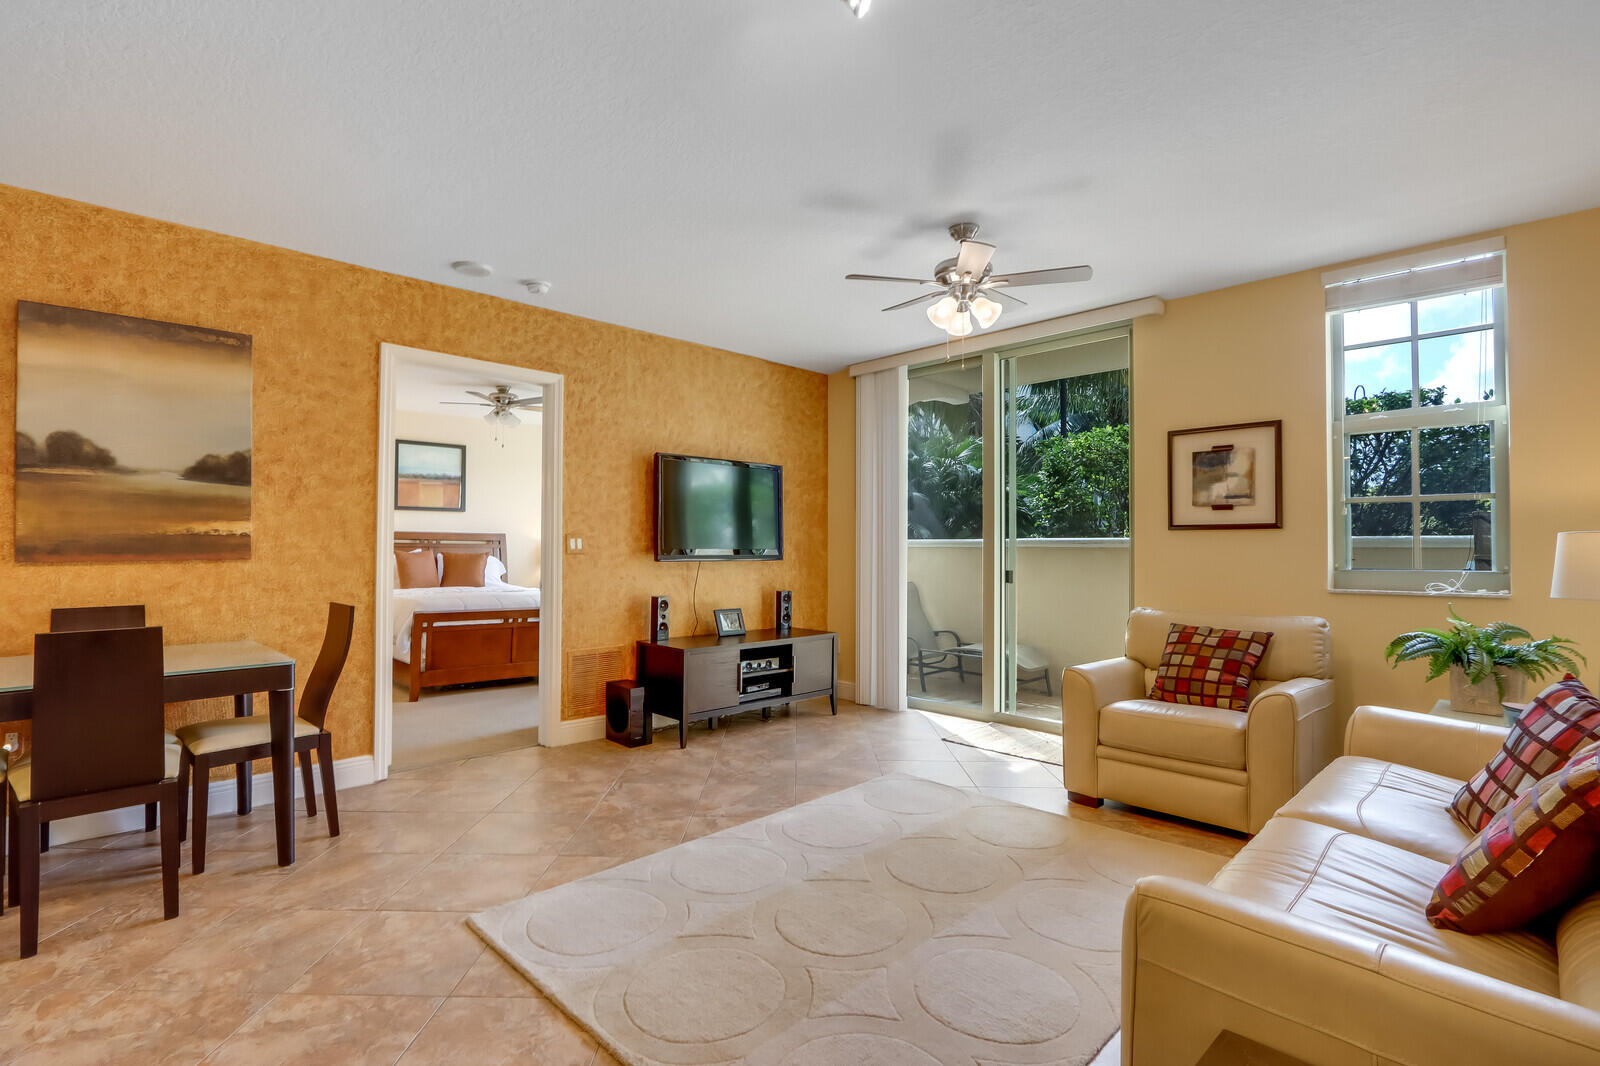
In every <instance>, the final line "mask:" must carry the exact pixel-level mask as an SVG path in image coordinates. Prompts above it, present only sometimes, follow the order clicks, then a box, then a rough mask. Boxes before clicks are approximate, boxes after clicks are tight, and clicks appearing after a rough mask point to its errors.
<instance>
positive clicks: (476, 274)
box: [450, 259, 494, 278]
mask: <svg viewBox="0 0 1600 1066" xmlns="http://www.w3.org/2000/svg"><path fill="white" fill-rule="evenodd" d="M450 269H451V270H454V271H455V272H456V273H457V274H465V275H466V276H467V277H469V278H486V277H488V276H489V275H490V274H493V273H494V267H492V266H490V265H488V264H487V263H476V262H473V261H472V260H471V259H457V260H456V261H455V262H454V263H451V264H450Z"/></svg>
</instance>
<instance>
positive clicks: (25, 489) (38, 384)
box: [16, 302, 251, 563]
mask: <svg viewBox="0 0 1600 1066" xmlns="http://www.w3.org/2000/svg"><path fill="white" fill-rule="evenodd" d="M250 388H251V338H250V337H249V335H247V334H243V333H229V332H226V331H224V330H218V329H206V328H204V327H201V326H183V325H177V324H175V323H171V322H155V321H151V320H149V319H143V318H132V317H129V316H126V315H112V314H105V313H102V312H99V311H82V310H77V309H75V308H70V307H55V306H52V305H50V304H39V303H27V302H19V303H18V304H17V451H16V486H17V510H16V558H17V561H18V562H21V563H120V562H159V561H176V560H186V559H207V560H210V559H216V560H220V559H248V558H249V557H250V480H251V479H250V449H251V430H250V400H251V397H250Z"/></svg>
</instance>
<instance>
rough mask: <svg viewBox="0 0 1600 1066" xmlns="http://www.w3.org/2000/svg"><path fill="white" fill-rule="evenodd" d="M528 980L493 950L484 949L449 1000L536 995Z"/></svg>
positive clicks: (519, 997)
mask: <svg viewBox="0 0 1600 1066" xmlns="http://www.w3.org/2000/svg"><path fill="white" fill-rule="evenodd" d="M537 994H538V993H537V991H536V990H535V989H534V987H533V985H532V984H530V983H529V981H528V979H527V978H526V977H524V976H522V975H521V974H520V973H518V972H517V971H516V970H515V969H513V968H512V966H511V964H510V963H508V962H506V960H505V959H504V958H502V957H501V956H500V953H499V952H498V951H496V950H494V949H493V948H484V949H483V953H482V954H481V955H479V956H478V961H477V962H475V963H473V964H472V968H471V969H470V970H468V971H467V975H466V976H465V977H463V978H462V979H461V981H460V982H459V983H458V984H457V985H456V987H455V991H453V992H451V993H450V995H451V998H460V997H462V996H493V997H507V996H509V997H512V998H517V999H521V998H525V997H528V996H534V995H537Z"/></svg>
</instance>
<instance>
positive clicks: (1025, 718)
mask: <svg viewBox="0 0 1600 1066" xmlns="http://www.w3.org/2000/svg"><path fill="white" fill-rule="evenodd" d="M1129 353H1130V343H1129V331H1128V330H1127V328H1126V327H1122V328H1117V329H1111V330H1104V331H1099V332H1095V333H1091V334H1085V335H1079V336H1074V337H1067V338H1054V339H1051V340H1049V341H1043V342H1039V343H1035V344H1030V345H1026V346H1019V347H1013V348H1007V349H997V350H993V351H989V352H984V353H981V354H976V355H972V356H968V357H966V358H965V359H960V360H941V361H939V362H937V363H932V364H927V365H924V366H920V367H916V368H913V369H912V370H911V372H910V395H909V401H910V406H909V410H908V412H907V416H908V417H907V432H906V436H907V441H906V443H907V461H908V468H907V475H908V477H907V483H908V492H909V497H908V501H907V518H908V523H907V530H906V538H907V541H906V556H907V562H906V573H907V587H906V632H907V638H908V639H907V664H908V670H909V675H908V685H907V692H908V695H909V699H910V702H911V704H912V706H917V707H923V708H926V709H928V710H939V711H946V712H950V713H958V714H967V715H972V716H977V717H983V718H1010V719H1012V720H1013V721H1017V722H1019V723H1020V724H1040V725H1045V726H1048V725H1050V724H1052V723H1057V722H1059V721H1060V716H1061V703H1060V699H1061V695H1060V675H1061V670H1062V669H1063V668H1064V667H1066V666H1070V665H1072V664H1075V663H1082V662H1090V661H1092V660H1094V659H1100V658H1106V657H1108V656H1112V655H1116V654H1118V653H1119V652H1120V651H1121V648H1122V633H1123V627H1124V625H1125V623H1126V621H1127V613H1128V604H1129V588H1130V580H1131V567H1130V541H1129V532H1130V527H1129V488H1130V484H1129V471H1130V463H1129V449H1130V435H1129V430H1130V423H1131V410H1132V405H1131V400H1130V394H1129V372H1128V367H1129ZM986 395H992V396H996V397H999V402H998V403H997V404H996V405H995V406H994V408H993V409H992V410H991V409H989V408H988V407H986V405H985V397H986ZM986 457H987V460H988V461H987V462H986Z"/></svg>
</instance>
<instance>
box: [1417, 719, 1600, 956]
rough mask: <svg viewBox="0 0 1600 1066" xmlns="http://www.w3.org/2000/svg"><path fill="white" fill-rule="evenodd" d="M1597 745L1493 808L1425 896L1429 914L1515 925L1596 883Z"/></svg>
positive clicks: (1469, 928) (1599, 833)
mask: <svg viewBox="0 0 1600 1066" xmlns="http://www.w3.org/2000/svg"><path fill="white" fill-rule="evenodd" d="M1597 860H1600V747H1590V748H1586V749H1585V750H1584V752H1583V754H1582V755H1581V756H1579V757H1578V758H1576V759H1573V760H1572V761H1571V762H1569V763H1568V764H1567V765H1566V767H1565V768H1564V769H1562V770H1560V771H1557V772H1556V773H1553V774H1550V775H1549V776H1547V777H1544V778H1541V779H1540V780H1539V781H1537V782H1535V783H1534V786H1533V788H1531V789H1529V790H1528V791H1527V792H1524V793H1523V794H1522V795H1520V796H1518V797H1517V798H1516V800H1515V801H1514V802H1513V803H1512V804H1511V806H1510V807H1508V808H1506V809H1505V810H1503V811H1501V812H1500V813H1499V814H1497V815H1495V816H1494V818H1492V819H1491V820H1490V822H1489V824H1488V826H1487V827H1486V828H1485V829H1484V830H1483V832H1481V833H1479V834H1478V835H1477V836H1475V837H1473V838H1472V841H1471V842H1470V843H1468V844H1467V846H1466V847H1465V848H1462V849H1461V854H1459V855H1457V856H1456V861H1455V863H1454V864H1453V865H1451V867H1450V869H1448V870H1446V871H1445V875H1444V877H1443V879H1441V880H1440V882H1439V886H1438V887H1437V888H1435V889H1434V890H1433V899H1432V900H1430V901H1429V903H1428V911H1427V914H1428V921H1429V922H1431V923H1433V924H1434V925H1436V926H1438V927H1439V928H1441V929H1454V930H1456V931H1457V932H1462V933H1498V932H1502V931H1504V930H1507V929H1519V928H1521V927H1522V926H1525V925H1527V924H1528V923H1529V922H1532V921H1533V920H1534V919H1535V918H1538V917H1540V916H1541V915H1544V914H1548V913H1550V912H1551V911H1555V910H1561V909H1563V908H1565V907H1566V906H1567V905H1568V904H1569V903H1571V902H1572V901H1573V900H1575V899H1577V898H1578V897H1579V896H1583V895H1586V894H1587V893H1590V892H1593V891H1594V889H1595V887H1596V884H1597V883H1600V867H1597V866H1596V862H1597Z"/></svg>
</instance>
